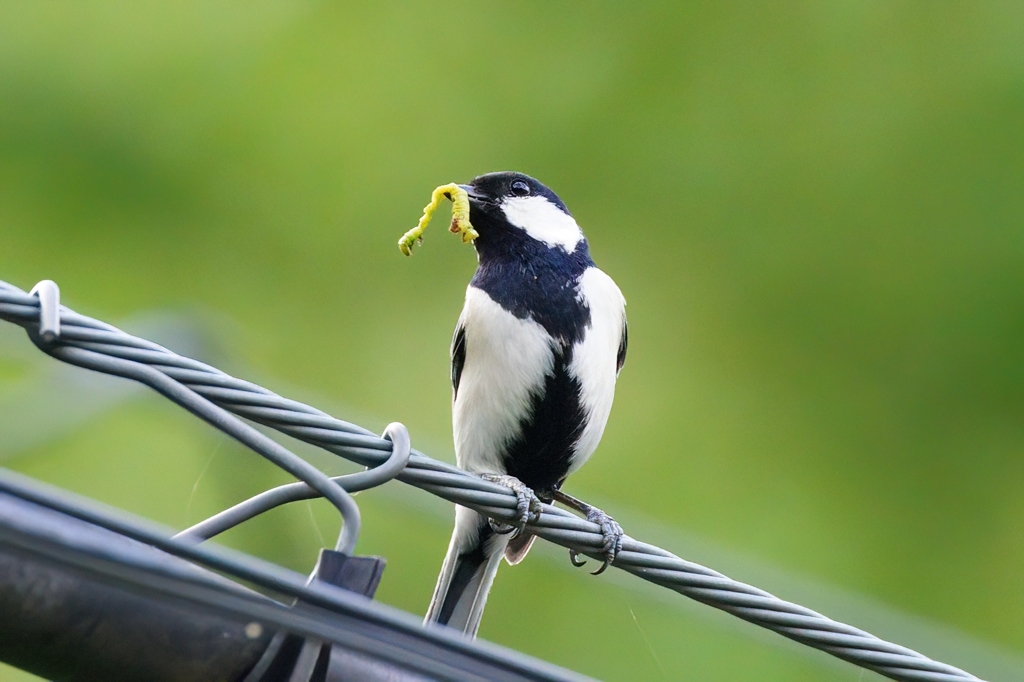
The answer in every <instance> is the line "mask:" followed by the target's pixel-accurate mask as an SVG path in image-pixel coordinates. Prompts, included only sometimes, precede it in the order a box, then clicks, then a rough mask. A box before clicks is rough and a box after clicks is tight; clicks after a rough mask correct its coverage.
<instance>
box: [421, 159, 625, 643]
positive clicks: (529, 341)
mask: <svg viewBox="0 0 1024 682" xmlns="http://www.w3.org/2000/svg"><path fill="white" fill-rule="evenodd" d="M459 187H460V188H461V189H463V190H464V191H465V192H466V193H467V195H468V198H469V215H470V221H471V223H472V225H473V227H474V228H475V229H476V232H477V233H478V236H477V237H476V238H475V239H474V240H473V242H472V243H473V246H474V248H475V250H476V254H477V269H476V272H475V273H474V275H473V277H472V279H471V280H470V282H469V286H468V287H467V288H466V298H465V304H464V307H463V309H462V314H461V315H460V317H459V320H458V323H457V325H456V327H455V333H454V335H453V338H452V344H451V383H452V429H453V435H454V442H455V455H456V462H457V464H458V466H459V467H460V468H462V469H463V470H466V471H468V472H471V473H474V474H477V475H480V476H482V477H483V478H485V479H487V480H491V481H494V482H496V483H500V484H502V485H505V486H507V487H509V488H511V489H512V491H513V492H514V493H515V494H516V497H517V500H518V513H519V516H520V518H519V522H518V524H517V525H513V526H507V525H503V524H500V523H497V522H494V521H492V520H490V519H488V518H485V517H484V516H482V515H480V514H478V513H477V512H475V511H473V510H471V509H468V508H466V507H461V506H456V510H455V529H454V531H453V533H452V538H451V542H450V543H449V546H448V552H447V555H446V556H445V559H444V563H443V565H442V568H441V573H440V575H439V576H438V580H437V584H436V587H435V589H434V593H433V597H432V598H431V601H430V606H429V608H428V610H427V614H426V617H425V622H426V623H440V624H442V625H447V626H449V627H451V628H455V629H457V630H460V631H462V632H463V633H465V634H466V635H468V636H470V637H475V636H476V633H477V630H478V628H479V626H480V620H481V617H482V615H483V610H484V605H485V604H486V601H487V595H488V592H489V591H490V588H491V585H492V583H493V581H494V578H495V575H496V573H497V571H498V567H499V565H500V562H501V558H502V556H504V557H505V559H506V561H507V562H508V563H509V564H513V565H514V564H517V563H519V562H520V561H522V560H523V558H524V557H525V556H526V554H527V552H528V551H529V549H530V546H531V545H532V544H533V540H534V539H535V536H534V535H532V534H530V533H529V532H528V531H526V530H525V524H526V523H527V522H528V521H529V520H530V519H531V518H536V517H537V515H538V514H539V510H540V502H541V501H544V502H547V503H551V502H552V501H554V500H557V501H559V502H561V503H562V504H565V505H567V506H569V507H571V508H573V509H575V510H577V511H579V512H581V513H583V514H585V515H586V516H587V518H588V519H589V520H590V521H593V522H595V523H597V524H599V525H600V526H601V529H602V533H603V535H604V540H605V542H604V548H603V554H604V559H605V562H604V565H603V566H602V567H601V568H600V569H599V570H598V571H597V572H598V573H600V572H601V571H603V570H604V568H605V567H607V565H608V564H609V562H611V561H613V560H614V558H615V554H616V553H617V552H618V550H619V549H620V547H621V542H622V529H621V528H620V527H619V525H618V524H617V523H616V522H615V521H614V519H613V518H612V517H610V516H609V515H608V514H606V513H605V512H603V511H601V510H600V509H597V508H595V507H592V506H590V505H588V504H586V503H584V502H582V501H580V500H577V499H576V498H574V497H572V496H570V495H568V494H567V493H564V492H563V491H562V490H561V487H562V485H563V483H564V482H565V480H566V478H567V477H568V476H569V475H570V474H572V473H573V472H575V471H576V470H578V469H579V468H580V467H581V466H582V465H583V463H584V462H586V461H587V459H588V458H589V457H590V455H591V454H592V453H593V452H594V450H595V449H596V448H597V445H598V442H599V441H600V440H601V436H602V434H603V433H604V429H605V424H606V423H607V421H608V415H609V413H610V412H611V408H612V400H613V397H614V393H615V382H616V379H617V377H618V374H619V371H620V370H621V369H622V365H623V363H624V362H625V359H626V348H627V327H626V312H625V305H626V302H625V299H624V298H623V296H622V292H621V291H620V290H619V287H618V286H617V285H616V284H615V282H614V281H613V280H612V278H611V277H609V276H608V275H607V274H605V273H604V272H602V271H601V270H599V269H598V268H597V266H596V265H595V264H594V261H593V260H592V259H591V257H590V249H589V245H588V242H587V239H586V237H585V236H584V235H583V231H582V230H581V229H580V227H579V225H578V224H577V223H576V220H575V219H574V218H573V216H572V214H571V213H570V212H569V209H568V208H566V206H565V203H563V202H562V200H561V199H559V198H558V196H557V195H556V194H555V193H554V192H553V191H551V190H550V189H549V188H548V187H546V186H545V185H544V184H542V183H541V182H539V181H537V180H535V179H534V178H532V177H530V176H528V175H524V174H522V173H518V172H498V173H488V174H486V175H481V176H479V177H477V178H475V179H473V180H472V181H471V182H470V183H469V184H467V185H459ZM570 558H571V560H572V561H573V564H575V565H577V566H580V565H582V562H579V561H577V555H576V553H574V552H570Z"/></svg>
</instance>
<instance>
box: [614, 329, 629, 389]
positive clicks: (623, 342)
mask: <svg viewBox="0 0 1024 682" xmlns="http://www.w3.org/2000/svg"><path fill="white" fill-rule="evenodd" d="M628 345H629V325H628V324H626V318H625V316H623V318H622V338H620V339H619V353H618V355H617V356H616V357H615V376H618V375H619V372H621V371H622V366H623V365H624V364H626V346H628Z"/></svg>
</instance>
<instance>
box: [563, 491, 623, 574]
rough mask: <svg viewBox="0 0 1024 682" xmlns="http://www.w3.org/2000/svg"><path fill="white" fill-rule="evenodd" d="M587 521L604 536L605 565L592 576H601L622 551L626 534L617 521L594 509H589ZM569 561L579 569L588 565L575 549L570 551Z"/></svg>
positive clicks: (602, 550) (603, 552)
mask: <svg viewBox="0 0 1024 682" xmlns="http://www.w3.org/2000/svg"><path fill="white" fill-rule="evenodd" d="M587 521H590V522H591V523H596V524H597V525H599V526H600V527H601V535H603V536H604V544H603V545H602V546H601V554H602V555H604V563H602V564H601V568H599V569H597V570H596V571H594V572H593V573H591V575H601V574H602V573H604V571H605V569H606V568H608V566H610V565H611V564H612V562H614V561H615V557H617V556H618V555H619V552H620V551H622V536H623V535H625V533H623V532H622V526H620V525H619V524H618V523H616V521H615V519H613V518H612V517H611V516H609V515H608V514H606V513H605V512H603V511H601V510H600V509H596V508H594V507H590V508H589V509H587ZM569 561H571V562H572V565H573V566H576V567H577V568H579V567H580V566H582V565H584V564H585V563H587V562H586V560H585V559H580V553H579V552H577V551H576V550H574V549H570V550H569Z"/></svg>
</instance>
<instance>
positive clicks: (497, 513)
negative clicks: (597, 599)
mask: <svg viewBox="0 0 1024 682" xmlns="http://www.w3.org/2000/svg"><path fill="white" fill-rule="evenodd" d="M39 316H40V306H39V299H37V298H36V297H35V296H29V295H28V294H26V293H25V292H24V291H22V290H20V289H18V288H17V287H14V286H11V285H9V284H7V283H4V282H0V319H5V320H7V321H9V322H13V323H15V324H18V325H20V326H22V327H24V328H26V330H27V331H28V332H29V335H30V337H31V338H33V341H35V342H36V343H37V345H40V347H41V348H43V350H45V351H46V352H49V353H50V354H51V355H55V356H56V357H58V358H59V359H64V360H67V361H74V356H67V354H64V355H65V357H61V355H60V354H59V353H58V352H56V351H57V349H58V348H66V349H72V348H74V349H81V350H83V351H88V352H89V353H90V355H97V354H101V355H105V356H108V359H111V360H113V359H115V358H120V359H121V361H122V362H126V361H128V362H130V363H131V364H132V365H136V366H142V367H145V368H146V369H148V370H150V371H151V372H152V373H154V374H162V375H164V376H166V377H167V378H169V379H173V380H174V383H175V384H177V382H180V385H181V386H183V387H187V389H188V391H189V393H191V394H193V395H195V396H198V397H201V398H203V399H204V400H203V402H204V403H207V401H208V404H213V405H216V406H219V407H221V408H223V409H224V410H227V411H229V412H233V413H235V414H237V415H239V416H243V417H246V418H247V419H250V420H252V421H255V422H258V423H261V424H264V425H266V426H269V427H272V428H274V429H277V430H278V431H280V432H282V433H285V434H288V435H290V436H293V437H295V438H297V439H299V440H302V441H305V442H307V443H310V444H313V445H316V446H319V447H322V448H324V449H325V450H328V451H329V452H333V453H335V454H337V455H339V456H342V457H345V458H346V459H349V460H351V461H354V462H357V463H359V464H362V465H364V466H369V467H378V466H380V465H381V464H382V463H384V462H385V461H386V460H387V459H388V457H389V456H390V455H391V454H392V453H393V450H394V448H393V445H392V443H389V442H388V441H386V440H384V439H382V438H379V437H377V436H376V435H374V434H372V433H371V432H370V431H367V430H366V429H363V428H361V427H358V426H355V425H353V424H349V423H347V422H343V421H341V420H338V419H335V418H333V417H331V416H330V415H327V414H325V413H323V412H321V411H320V410H317V409H315V408H312V407H310V406H308V405H304V404H302V403H299V402H296V401H293V400H288V399H286V398H282V397H280V396H278V395H276V394H274V393H272V392H270V391H268V390H267V389H265V388H262V387H260V386H257V385H255V384H251V383H249V382H245V381H241V380H239V379H235V378H234V377H231V376H229V375H227V374H225V373H223V372H221V371H220V370H217V369H215V368H213V367H209V366H207V365H204V364H203V363H200V362H197V361H195V360H191V359H189V358H184V357H182V356H179V355H177V354H175V353H173V352H171V351H169V350H167V349H165V348H162V347H161V346H158V345H156V344H154V343H151V342H149V341H145V340H143V339H138V338H136V337H133V336H130V335H128V334H125V333H124V332H121V331H120V330H117V329H116V328H114V327H111V326H110V325H107V324H105V323H102V322H99V321H97V320H93V319H91V318H88V317H85V316H82V315H79V314H77V313H74V312H72V311H70V310H67V309H66V308H61V314H60V324H61V333H60V337H59V339H58V340H57V342H56V343H57V344H58V345H56V346H55V347H53V348H47V347H46V344H45V343H42V340H41V339H40V338H39V335H38V328H39ZM94 364H96V365H97V368H98V369H100V371H108V372H110V373H115V374H119V373H120V372H117V371H111V370H110V369H103V368H100V367H99V366H98V365H99V363H94ZM112 369H116V368H113V367H112ZM146 375H147V377H148V376H149V372H147V373H146ZM131 378H136V377H135V376H132V377H131ZM155 383H156V382H155ZM151 385H152V384H151ZM154 387H155V386H154ZM157 390H160V389H159V388H158V389H157ZM169 397H170V396H169ZM173 399H175V398H174V397H172V400H173ZM186 407H188V406H187V405H186ZM189 409H191V408H189ZM201 416H202V415H201ZM203 418H204V419H205V418H207V417H206V416H203ZM214 425H215V426H218V428H220V427H221V425H220V424H214ZM271 442H272V441H271ZM275 445H276V444H275ZM289 454H290V453H289ZM397 479H398V480H400V481H403V482H405V483H408V484H410V485H414V486H417V487H419V488H422V489H423V490H426V491H428V492H431V493H433V494H435V495H438V496H440V497H442V498H444V499H446V500H449V501H451V502H455V503H456V504H460V505H463V506H466V507H469V508H471V509H474V510H476V511H478V512H480V513H482V514H485V515H487V516H490V517H492V518H494V519H495V520H497V521H501V522H506V523H507V522H512V521H514V520H515V519H516V517H517V514H516V507H517V500H516V496H515V494H514V493H513V492H512V491H511V490H509V489H508V488H506V487H504V486H501V485H498V484H496V483H491V482H489V481H484V480H482V479H480V478H479V477H476V476H473V475H471V474H469V473H466V472H464V471H462V470H460V469H458V468H456V467H454V466H451V465H449V464H445V463H443V462H438V461H436V460H433V459H431V458H429V457H427V456H426V455H424V454H422V453H420V452H418V451H415V450H413V451H412V452H411V454H410V457H409V460H408V463H407V465H406V466H405V468H404V470H403V471H402V472H401V473H400V474H399V475H398V476H397ZM318 482H319V481H318ZM307 483H310V481H307ZM310 485H312V483H310ZM313 487H314V488H316V489H318V490H319V489H320V486H318V485H313ZM334 488H337V486H334ZM528 529H529V531H530V532H531V533H533V534H535V535H537V536H539V537H542V538H544V539H546V540H549V541H551V542H554V543H555V544H558V545H561V546H563V547H567V548H569V549H572V550H575V551H577V552H579V553H581V554H586V555H588V556H590V557H593V558H594V559H597V560H601V559H602V557H601V555H600V552H601V548H602V546H603V545H604V536H603V534H602V532H601V528H600V526H598V525H597V524H595V523H591V522H589V521H587V520H585V519H582V518H580V517H578V516H575V515H574V514H571V513H569V512H567V511H564V510H562V509H558V508H556V507H553V506H551V505H547V504H545V505H543V506H542V513H541V515H540V518H539V519H537V520H536V521H535V522H533V523H531V524H529V526H528ZM612 565H613V566H615V567H616V568H620V569H622V570H624V571H627V572H629V573H632V574H633V575H636V576H638V577H640V578H643V579H644V580H647V581H650V582H652V583H655V584H657V585H661V586H663V587H666V588H668V589H671V590H674V591H676V592H679V593H680V594H683V595H685V596H687V597H690V598H691V599H694V600H697V601H700V602H702V603H704V604H707V605H709V606H713V607H715V608H717V609H721V610H723V611H726V612H727V613H731V614H732V615H734V616H736V617H738V618H742V619H743V620H746V621H749V622H751V623H754V624H755V625H759V626H761V627H764V628H767V629H770V630H773V631H775V632H777V633H779V634H781V635H783V636H784V637H788V638H790V639H792V640H795V641H797V642H800V643H802V644H805V645H807V646H810V647H814V648H816V649H820V650H821V651H824V652H826V653H829V654H831V655H833V656H835V657H837V658H840V659H843V660H845V661H849V662H850V663H853V664H855V665H858V666H861V667H863V668H866V669H869V670H873V671H876V672H878V673H879V674H881V675H884V676H886V677H889V678H891V679H894V680H907V681H908V682H909V681H911V680H913V681H918V680H921V681H925V682H946V681H953V680H977V679H978V678H977V677H975V676H973V675H971V674H970V673H967V672H965V671H963V670H960V669H959V668H955V667H953V666H951V665H946V664H944V663H940V662H938V661H934V660H932V659H930V658H928V657H926V656H924V655H922V654H919V653H917V652H916V651H913V650H911V649H908V648H906V647H902V646H899V645H897V644H892V643H890V642H886V641H884V640H882V639H879V638H878V637H875V636H874V635H871V634H869V633H867V632H864V631H863V630H859V629H857V628H854V627H852V626H849V625H846V624H844V623H840V622H838V621H834V620H832V619H830V618H827V617H826V616H823V615H821V614H819V613H817V612H815V611H812V610H810V609H808V608H805V607H803V606H799V605H797V604H793V603H791V602H787V601H784V600H782V599H779V598H778V597H775V596H773V595H771V594H769V593H767V592H765V591H763V590H760V589H758V588H756V587H752V586H750V585H746V584H744V583H741V582H738V581H735V580H732V579H730V578H728V577H726V576H724V575H722V574H721V573H718V572H716V571H713V570H711V569H709V568H706V567H704V566H701V565H699V564H695V563H692V562H689V561H686V560H684V559H681V558H680V557H678V556H676V555H674V554H672V553H670V552H668V551H666V550H664V549H661V548H660V547H655V546H653V545H649V544H647V543H644V542H640V541H638V540H635V539H634V538H631V537H629V536H628V535H627V536H625V537H624V538H623V541H622V551H620V552H619V554H618V556H616V558H615V561H614V562H613V563H612Z"/></svg>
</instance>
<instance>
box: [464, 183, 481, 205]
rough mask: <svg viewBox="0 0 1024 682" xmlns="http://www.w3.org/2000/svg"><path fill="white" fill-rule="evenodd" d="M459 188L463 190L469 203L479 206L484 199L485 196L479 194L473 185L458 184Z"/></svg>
mask: <svg viewBox="0 0 1024 682" xmlns="http://www.w3.org/2000/svg"><path fill="white" fill-rule="evenodd" d="M459 189H462V190H465V192H466V194H467V195H468V196H469V202H470V203H471V204H476V205H477V206H479V205H480V204H482V203H484V202H485V201H486V197H485V196H484V195H483V194H480V193H479V192H478V191H477V190H476V188H475V187H473V185H459Z"/></svg>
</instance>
